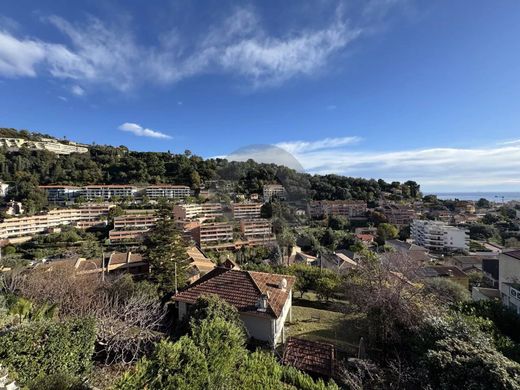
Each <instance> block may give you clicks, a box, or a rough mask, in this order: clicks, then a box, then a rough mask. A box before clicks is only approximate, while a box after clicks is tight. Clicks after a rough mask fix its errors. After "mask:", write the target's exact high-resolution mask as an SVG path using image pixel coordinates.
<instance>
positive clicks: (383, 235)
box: [377, 223, 399, 244]
mask: <svg viewBox="0 0 520 390" xmlns="http://www.w3.org/2000/svg"><path fill="white" fill-rule="evenodd" d="M398 235H399V229H397V227H395V226H394V225H392V224H390V223H382V224H380V225H379V226H378V227H377V237H378V238H379V239H380V240H382V243H383V244H384V243H385V241H387V240H390V239H393V238H396V237H397V236H398Z"/></svg>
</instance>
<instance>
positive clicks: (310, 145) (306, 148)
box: [276, 137, 361, 153]
mask: <svg viewBox="0 0 520 390" xmlns="http://www.w3.org/2000/svg"><path fill="white" fill-rule="evenodd" d="M360 141H361V137H339V138H324V139H322V140H318V141H291V142H280V143H278V144H276V146H277V147H279V148H282V149H285V150H286V151H288V152H289V153H307V152H312V151H315V150H322V149H332V148H339V147H340V146H346V145H353V144H357V143H359V142H360Z"/></svg>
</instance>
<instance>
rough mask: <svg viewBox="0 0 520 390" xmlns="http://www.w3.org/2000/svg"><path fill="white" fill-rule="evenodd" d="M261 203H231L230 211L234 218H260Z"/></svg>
mask: <svg viewBox="0 0 520 390" xmlns="http://www.w3.org/2000/svg"><path fill="white" fill-rule="evenodd" d="M261 209H262V203H249V202H247V203H233V204H232V205H231V212H232V213H233V218H234V219H243V218H247V219H252V218H260V210H261Z"/></svg>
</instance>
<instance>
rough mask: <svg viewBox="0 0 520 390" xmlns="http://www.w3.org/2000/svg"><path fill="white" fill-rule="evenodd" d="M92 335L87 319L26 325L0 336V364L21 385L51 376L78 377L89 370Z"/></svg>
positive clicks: (93, 335)
mask: <svg viewBox="0 0 520 390" xmlns="http://www.w3.org/2000/svg"><path fill="white" fill-rule="evenodd" d="M95 335H96V334H95V324H94V321H93V320H91V319H77V320H72V321H67V322H62V323H55V322H35V323H30V324H28V325H24V326H20V327H18V328H14V329H12V330H9V331H7V332H5V333H4V334H2V335H1V336H0V361H1V362H2V363H3V364H4V365H5V366H7V367H8V368H9V370H10V371H11V372H13V373H15V374H16V375H17V379H18V380H19V381H20V383H21V384H22V385H24V384H25V385H27V384H29V383H30V382H31V381H34V380H40V379H43V378H44V377H46V376H48V375H50V374H51V373H52V374H56V373H58V372H61V373H66V374H67V375H71V376H81V375H83V374H85V373H86V372H87V371H89V369H90V368H91V358H92V354H93V352H94V341H95V337H96V336H95Z"/></svg>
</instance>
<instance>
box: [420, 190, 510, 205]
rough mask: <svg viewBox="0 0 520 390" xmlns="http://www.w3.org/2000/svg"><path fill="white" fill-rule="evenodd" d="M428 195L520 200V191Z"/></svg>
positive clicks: (452, 197) (505, 200)
mask: <svg viewBox="0 0 520 390" xmlns="http://www.w3.org/2000/svg"><path fill="white" fill-rule="evenodd" d="M428 195H437V197H438V198H439V199H443V200H448V199H459V200H474V201H477V200H479V199H480V198H484V199H487V200H489V201H490V202H499V203H502V202H509V201H511V200H517V201H520V192H437V193H430V194H428Z"/></svg>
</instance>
